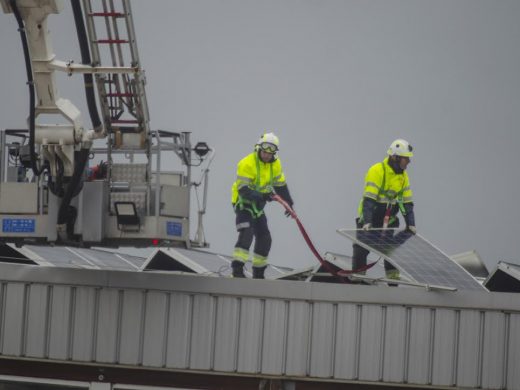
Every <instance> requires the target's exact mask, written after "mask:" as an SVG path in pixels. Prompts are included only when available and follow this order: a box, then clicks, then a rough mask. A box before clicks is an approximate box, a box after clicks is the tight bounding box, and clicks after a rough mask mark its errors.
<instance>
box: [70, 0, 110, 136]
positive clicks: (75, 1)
mask: <svg viewBox="0 0 520 390" xmlns="http://www.w3.org/2000/svg"><path fill="white" fill-rule="evenodd" d="M70 3H71V5H72V11H73V14H74V23H75V24H76V32H77V34H78V42H79V48H80V51H81V62H82V63H83V64H84V65H91V61H92V60H91V58H90V50H89V47H88V37H87V31H86V30H85V23H84V21H83V12H82V10H81V3H80V1H79V0H70ZM83 80H84V84H85V95H86V97H87V106H88V112H89V115H90V120H91V121H92V128H93V129H94V131H95V132H99V131H101V130H102V129H103V126H102V124H101V119H100V118H99V113H98V109H97V106H96V95H95V93H94V78H93V77H92V74H90V73H85V74H84V75H83Z"/></svg>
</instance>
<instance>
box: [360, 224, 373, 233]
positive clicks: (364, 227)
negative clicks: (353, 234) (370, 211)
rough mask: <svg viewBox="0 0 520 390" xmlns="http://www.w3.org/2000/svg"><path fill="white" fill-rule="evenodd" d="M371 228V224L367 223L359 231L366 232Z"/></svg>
mask: <svg viewBox="0 0 520 390" xmlns="http://www.w3.org/2000/svg"><path fill="white" fill-rule="evenodd" d="M371 228H372V224H371V223H370V222H369V223H365V224H364V225H363V227H362V228H361V229H363V230H364V231H365V232H368V231H369V230H370V229H371Z"/></svg>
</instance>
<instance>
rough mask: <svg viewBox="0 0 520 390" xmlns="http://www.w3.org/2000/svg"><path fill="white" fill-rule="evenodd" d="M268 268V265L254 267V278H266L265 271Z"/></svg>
mask: <svg viewBox="0 0 520 390" xmlns="http://www.w3.org/2000/svg"><path fill="white" fill-rule="evenodd" d="M266 268H267V265H264V266H263V267H253V279H265V277H264V272H265V269H266Z"/></svg>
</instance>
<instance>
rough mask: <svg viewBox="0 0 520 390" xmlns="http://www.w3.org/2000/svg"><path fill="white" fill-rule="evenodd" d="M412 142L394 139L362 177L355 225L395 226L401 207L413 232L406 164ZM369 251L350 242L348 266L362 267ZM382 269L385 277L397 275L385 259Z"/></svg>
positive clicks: (370, 227) (396, 277)
mask: <svg viewBox="0 0 520 390" xmlns="http://www.w3.org/2000/svg"><path fill="white" fill-rule="evenodd" d="M412 150H413V149H412V146H411V145H410V144H409V143H408V142H407V141H405V140H403V139H397V140H395V141H394V142H392V144H391V145H390V147H389V148H388V152H387V154H388V157H387V158H385V159H384V161H382V162H379V163H377V164H374V165H372V166H371V167H370V169H369V170H368V172H367V174H366V177H365V190H364V191H363V197H362V199H361V202H360V203H359V208H358V218H357V219H356V225H357V227H358V229H363V230H370V229H372V228H386V227H389V228H396V227H398V226H399V218H398V217H397V213H398V212H399V211H401V214H402V215H403V217H404V220H405V222H406V228H407V229H408V230H409V231H410V232H411V233H413V234H415V233H416V232H417V230H416V228H415V216H414V211H413V199H412V190H411V188H410V180H409V178H408V173H407V172H406V168H407V166H408V164H409V163H410V158H411V157H413V152H412ZM368 253H369V251H368V250H367V249H365V248H363V247H361V246H359V245H357V244H354V245H353V255H352V269H362V268H363V267H365V266H366V264H367V256H368ZM385 273H386V277H387V278H389V279H399V271H398V270H397V269H396V268H395V267H394V266H393V265H392V264H390V263H389V262H387V261H385Z"/></svg>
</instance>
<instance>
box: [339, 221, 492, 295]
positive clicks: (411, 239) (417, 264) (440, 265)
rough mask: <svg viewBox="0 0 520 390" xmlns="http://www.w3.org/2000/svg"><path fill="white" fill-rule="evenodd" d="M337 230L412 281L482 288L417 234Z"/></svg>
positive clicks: (465, 287) (460, 287) (472, 288)
mask: <svg viewBox="0 0 520 390" xmlns="http://www.w3.org/2000/svg"><path fill="white" fill-rule="evenodd" d="M338 233H340V234H341V235H343V236H345V237H348V238H349V239H351V240H352V241H354V242H356V243H357V244H359V245H361V246H362V247H364V248H366V249H368V250H370V251H371V252H374V253H376V254H378V255H380V256H382V257H383V258H385V259H386V260H388V261H389V262H390V263H392V264H393V265H394V266H395V267H397V268H398V269H399V270H400V271H401V273H403V274H405V275H408V276H409V277H410V279H412V280H414V281H416V282H419V283H426V284H435V285H438V286H446V287H455V288H457V289H459V290H477V291H482V290H486V288H485V287H483V286H482V285H481V284H480V283H479V282H478V281H477V280H476V279H474V278H473V276H471V275H470V274H469V273H468V272H467V271H466V270H465V269H464V268H462V267H461V266H460V265H458V264H457V263H455V262H454V261H452V260H451V259H450V258H449V257H448V256H446V255H445V254H444V253H442V252H441V251H440V250H439V249H437V248H436V247H434V246H433V245H432V244H431V243H429V242H428V241H427V240H425V239H424V238H423V237H421V236H420V235H417V234H415V235H414V234H412V233H410V232H408V231H406V230H395V229H386V230H382V229H372V230H369V231H363V230H355V229H353V230H349V229H339V230H338Z"/></svg>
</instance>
